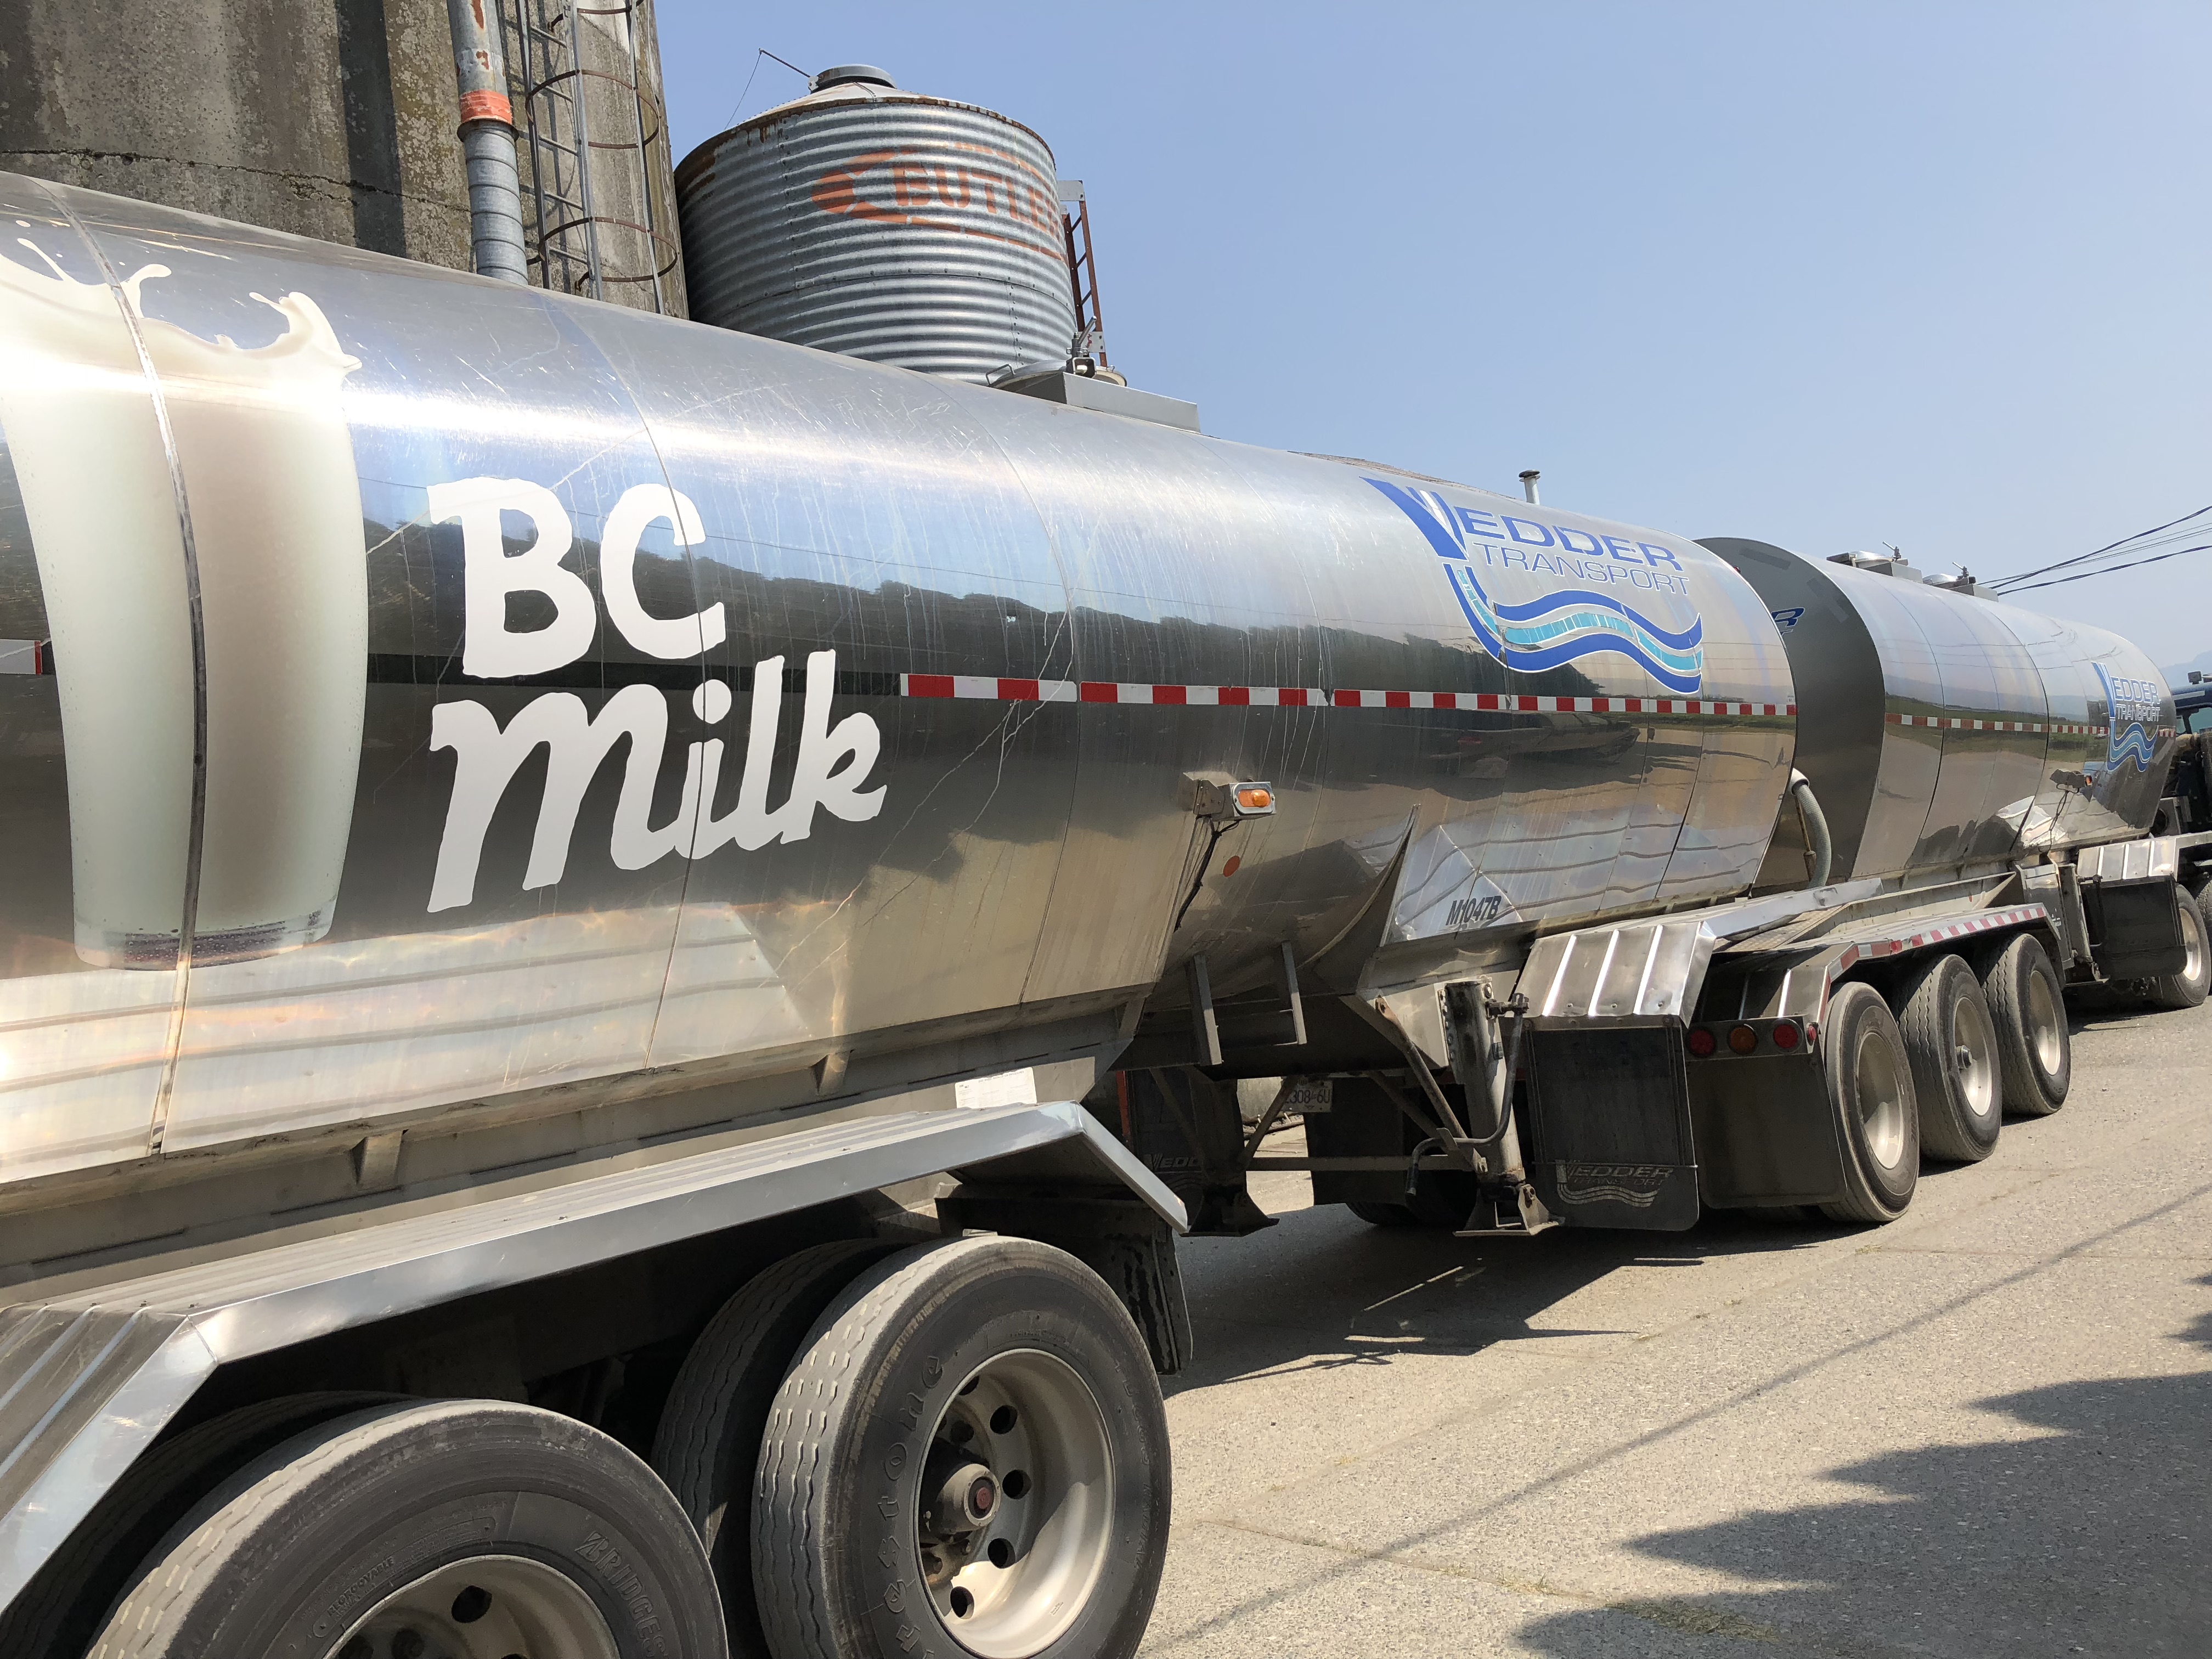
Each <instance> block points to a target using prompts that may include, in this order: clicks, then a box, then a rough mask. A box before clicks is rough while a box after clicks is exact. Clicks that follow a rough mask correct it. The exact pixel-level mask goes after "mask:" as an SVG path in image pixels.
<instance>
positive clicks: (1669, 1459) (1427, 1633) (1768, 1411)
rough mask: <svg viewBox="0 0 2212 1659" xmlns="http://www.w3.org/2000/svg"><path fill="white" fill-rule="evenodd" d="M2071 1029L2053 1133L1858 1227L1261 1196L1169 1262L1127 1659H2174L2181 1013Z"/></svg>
mask: <svg viewBox="0 0 2212 1659" xmlns="http://www.w3.org/2000/svg"><path fill="white" fill-rule="evenodd" d="M2074 1079H2075V1081H2074V1088H2073V1093H2072V1096H2071V1097H2070V1098H2069V1101H2068V1103H2067V1104H2066V1107H2065V1109H2064V1110H2063V1111H2061V1112H2060V1113H2058V1114H2057V1115H2055V1116H2053V1117H2050V1118H2045V1119H2042V1120H2039V1121H2014V1122H2011V1123H2008V1125H2007V1126H2006V1127H2005V1130H2004V1133H2003V1137H2002V1139H2001V1141H2000V1142H1999V1144H1998V1147H1997V1150H1996V1154H1995V1155H1994V1156H1993V1157H1991V1158H1989V1159H1988V1160H1987V1161H1986V1162H1984V1163H1982V1164H1974V1165H1971V1166H1968V1167H1966V1168H1960V1169H1952V1168H1942V1167H1935V1166H1931V1167H1929V1169H1927V1170H1924V1171H1923V1175H1922V1178H1921V1183H1920V1189H1919V1193H1918V1195H1917V1198H1916V1200H1915V1201H1914V1203H1913V1206H1912V1207H1911V1210H1910V1211H1909V1212H1907V1213H1906V1214H1905V1217H1904V1218H1902V1219H1901V1220H1899V1221H1897V1222H1895V1223H1893V1224H1892V1225H1889V1226H1887V1227H1881V1228H1870V1229H1847V1228H1839V1227H1832V1226H1825V1225H1774V1224H1771V1223H1767V1222H1764V1221H1757V1222H1754V1221H1751V1220H1747V1219H1742V1218H1732V1217H1729V1216H1724V1215H1716V1216H1712V1217H1709V1218H1707V1219H1706V1220H1705V1221H1704V1222H1703V1223H1701V1224H1700V1225H1699V1226H1698V1227H1697V1228H1696V1229H1694V1230H1693V1231H1690V1232H1687V1233H1673V1234H1669V1233H1644V1234H1636V1233H1593V1232H1577V1231H1566V1230H1560V1231H1553V1232H1551V1233H1547V1234H1546V1235H1544V1236H1542V1237H1538V1238H1534V1239H1528V1240H1497V1239H1482V1240H1472V1239H1470V1240H1460V1239H1455V1238H1452V1237H1449V1236H1439V1235H1435V1234H1425V1233H1407V1232H1398V1231H1385V1230H1379V1229H1376V1228H1371V1227H1369V1226H1367V1225H1364V1223H1361V1222H1359V1221H1358V1220H1356V1219H1355V1218H1353V1217H1352V1215H1351V1213H1350V1212H1348V1211H1346V1210H1344V1209H1343V1208H1341V1207H1340V1206H1327V1207H1323V1208H1318V1209H1317V1208H1315V1207H1313V1206H1312V1205H1311V1204H1310V1200H1309V1197H1308V1195H1307V1193H1306V1190H1305V1186H1306V1183H1305V1181H1304V1177H1303V1176H1267V1177H1262V1180H1264V1181H1265V1182H1266V1183H1267V1184H1266V1186H1265V1187H1264V1188H1261V1187H1260V1186H1258V1185H1255V1195H1256V1196H1258V1197H1259V1198H1260V1200H1261V1204H1262V1206H1263V1207H1265V1208H1267V1209H1268V1210H1269V1212H1271V1213H1273V1214H1275V1215H1276V1216H1278V1217H1279V1225H1276V1226H1275V1227H1273V1228H1272V1229H1270V1230H1268V1231H1266V1232H1264V1233H1262V1234H1260V1235H1257V1236H1255V1237H1251V1238H1249V1239H1243V1240H1231V1239H1196V1240H1191V1241H1188V1243H1186V1244H1185V1245H1184V1246H1183V1261H1184V1270H1185V1273H1186V1277H1187V1280H1188V1289H1189V1293H1190V1298H1191V1311H1192V1315H1193V1318H1194V1324H1195V1327H1196V1334H1197V1341H1198V1360H1197V1364H1196V1365H1195V1366H1194V1368H1193V1369H1192V1370H1188V1371H1187V1372H1186V1373H1185V1374H1184V1375H1183V1376H1180V1377H1178V1378H1176V1379H1174V1380H1173V1382H1172V1383H1171V1385H1170V1399H1169V1401H1168V1419H1169V1423H1170V1427H1171V1429H1172V1431H1173V1434H1174V1437H1175V1449H1176V1526H1175V1532H1174V1538H1173V1544H1172V1547H1171V1550H1170V1556H1169V1560H1168V1567H1167V1576H1166V1579H1165V1582H1164V1584H1163V1586H1162V1589H1161V1593H1160V1600H1159V1605H1158V1612H1157V1613H1156V1614H1155V1616H1154V1618H1153V1620H1152V1631H1151V1634H1150V1636H1149V1637H1148V1638H1147V1640H1146V1645H1145V1648H1144V1652H1145V1653H1146V1655H1148V1656H1156V1659H1170V1656H1176V1659H1181V1656H1198V1655H1203V1656H1206V1659H1241V1656H1246V1655H1249V1656H1255V1659H1259V1656H1267V1659H1276V1656H1286V1655H1304V1654H1325V1655H1330V1656H1364V1655H1376V1656H1384V1655H1389V1656H1405V1659H1412V1656H1425V1655H1437V1656H1444V1655H1449V1656H1452V1659H1482V1656H1488V1655H1516V1656H1521V1655H1533V1656H1547V1659H1612V1656H1638V1659H1644V1656H1651V1659H1676V1656H1680V1659H1733V1656H1738V1655H1741V1656H1746V1659H1748V1656H1754V1655H1756V1656H1765V1659H1772V1656H1775V1655H1778V1654H1793V1653H1807V1654H1822V1655H1837V1656H1847V1659H1875V1656H1892V1655H1899V1656H1901V1655H1915V1656H1919V1655H1942V1656H1961V1659H1967V1656H1971V1659H1982V1656H1998V1655H2002V1656H2015V1655H2019V1656H2039V1655H2045V1654H2050V1655H2073V1654H2111V1655H2129V1656H2139V1655H2186V1656H2191V1659H2199V1656H2207V1655H2212V1004H2208V1005H2207V1006H2204V1007H2202V1008H2198V1009H2195V1010H2192V1011H2190V1012H2183V1013H2165V1012H2159V1013H2153V1012H2097V1013H2093V1014H2090V1015H2087V1016H2086V1017H2085V1016H2082V1015H2080V1014H2077V1015H2076V1018H2075V1036H2074ZM1269 1150H1270V1151H1273V1150H1276V1148H1275V1147H1274V1146H1271V1147H1270V1149H1269ZM1284 1150H1288V1148H1285V1149H1284Z"/></svg>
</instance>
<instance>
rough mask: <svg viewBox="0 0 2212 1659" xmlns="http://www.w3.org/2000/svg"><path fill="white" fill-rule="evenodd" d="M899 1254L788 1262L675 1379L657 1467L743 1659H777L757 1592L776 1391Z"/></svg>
mask: <svg viewBox="0 0 2212 1659" xmlns="http://www.w3.org/2000/svg"><path fill="white" fill-rule="evenodd" d="M897 1248H898V1247H897V1246H896V1245H895V1244H886V1243H882V1242H881V1241H880V1240H876V1239H839V1240H836V1241H835V1242H833V1243H828V1244H817V1245H814V1246H812V1247H811V1248H810V1249H804V1250H800V1251H799V1252H798V1253H797V1254H795V1255H788V1256H786V1257H785V1258H784V1259H783V1260H782V1261H779V1262H776V1263H775V1265H774V1266H773V1267H769V1268H767V1269H766V1270H764V1271H763V1272H762V1273H760V1274H758V1275H757V1277H755V1278H754V1279H752V1280H751V1281H750V1283H748V1284H747V1285H745V1287H744V1289H743V1290H741V1291H738V1293H737V1294H736V1295H735V1296H732V1297H731V1298H730V1299H729V1300H728V1301H727V1302H726V1303H724V1304H722V1308H721V1311H720V1312H719V1313H717V1314H716V1315H715V1316H714V1318H713V1319H711V1320H709V1321H708V1324H707V1328H706V1329H705V1330H703V1331H702V1332H701V1333H700V1334H699V1339H698V1340H697V1341H696V1342H694V1343H693V1344H692V1345H691V1351H690V1352H689V1353H687V1354H686V1355H685V1356H684V1366H683V1369H682V1370H679V1371H678V1372H677V1374H676V1385H675V1387H674V1388H673V1389H671V1391H670V1393H669V1395H668V1404H667V1406H666V1407H665V1409H664V1410H663V1411H662V1413H661V1416H660V1428H659V1432H658V1433H657V1434H655V1435H654V1437H653V1468H654V1469H655V1470H656V1471H657V1472H658V1473H659V1475H660V1478H661V1479H662V1480H665V1481H666V1482H667V1483H668V1489H669V1490H670V1491H671V1492H674V1493H675V1494H676V1501H677V1502H678V1504H681V1505H683V1508H684V1513H685V1514H686V1515H688V1516H690V1518H691V1524H692V1525H693V1526H694V1527H695V1528H697V1529H698V1533H699V1538H700V1541H701V1542H702V1543H703V1544H704V1545H705V1546H706V1547H707V1559H708V1563H709V1564H710V1565H712V1566H713V1567H714V1582H715V1584H716V1586H717V1587H718V1588H719V1589H720V1591H721V1593H722V1618H723V1621H724V1623H725V1624H726V1625H727V1626H728V1627H729V1637H730V1652H731V1653H732V1655H733V1656H736V1659H770V1656H769V1646H768V1638H766V1637H765V1636H763V1634H762V1632H761V1618H760V1603H759V1598H758V1596H757V1595H756V1593H755V1591H754V1589H753V1554H752V1521H753V1472H754V1469H755V1467H756V1466H757V1464H758V1463H759V1462H760V1449H761V1435H762V1432H763V1431H764V1430H765V1429H766V1428H767V1427H768V1418H769V1408H770V1407H772V1406H773V1405H774V1404H775V1395H776V1390H777V1389H781V1387H782V1386H783V1378H784V1373H786V1372H787V1371H788V1370H790V1369H791V1362H792V1358H793V1356H794V1355H796V1354H797V1353H798V1352H799V1344H800V1343H801V1342H802V1341H804V1340H805V1337H806V1334H807V1332H809V1331H810V1330H811V1329H812V1328H814V1322H815V1321H816V1320H817V1319H819V1318H820V1317H821V1316H822V1310H823V1309H825V1308H827V1307H828V1306H829V1304H830V1303H831V1302H832V1301H833V1300H834V1299H835V1298H836V1296H837V1294H838V1292H839V1291H842V1290H843V1289H844V1288H845V1287H846V1286H847V1285H850V1284H851V1283H852V1282H853V1280H854V1279H855V1278H856V1277H858V1276H859V1274H860V1273H861V1271H862V1270H863V1269H865V1268H866V1267H869V1266H870V1265H872V1263H874V1262H877V1261H881V1260H882V1259H883V1258H884V1257H885V1256H887V1255H890V1254H891V1252H892V1251H894V1250H895V1249H897Z"/></svg>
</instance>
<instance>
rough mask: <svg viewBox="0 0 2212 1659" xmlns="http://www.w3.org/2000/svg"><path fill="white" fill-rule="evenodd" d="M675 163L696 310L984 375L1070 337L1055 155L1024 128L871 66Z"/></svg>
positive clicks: (829, 79) (840, 76)
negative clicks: (896, 82)
mask: <svg viewBox="0 0 2212 1659" xmlns="http://www.w3.org/2000/svg"><path fill="white" fill-rule="evenodd" d="M812 84H813V88H814V89H813V90H812V91H811V92H810V93H809V94H808V95H807V96H805V97H804V98H801V99H799V100H797V101H796V102H794V103H789V104H786V105H784V106H781V108H778V109H773V110H770V111H769V112H767V113H766V114H764V115H758V116H756V117H754V118H752V119H751V120H750V121H746V122H744V123H741V124H740V125H738V126H735V127H732V129H731V130H730V131H727V132H725V133H722V134H721V135H720V136H719V137H714V138H710V139H708V141H707V142H706V143H703V144H702V145H701V146H700V147H699V148H698V149H695V150H693V151H692V152H691V154H690V155H687V156H685V157H684V162H683V165H682V166H681V167H678V169H677V173H676V192H677V203H678V214H679V216H680V218H681V220H682V222H683V228H684V271H685V275H686V277H687V279H688V283H689V286H690V300H691V315H692V316H693V317H694V318H696V319H698V320H699V321H701V322H707V323H714V324H717V325H720V326H722V327H725V328H735V329H742V330H744V331H745V332H747V333H749V334H764V335H768V336H769V337H773V338H775V339H779V340H790V341H793V342H796V343H799V344H801V345H811V346H817V347H820V348H822V349H824V350H829V351H841V352H844V353H847V354H848V355H849V356H856V357H866V358H870V359H872V360H873V361H875V362H884V363H896V364H897V365H899V366H900V367H901V368H916V369H924V370H927V371H929V372H930V373H932V374H948V375H952V376H955V377H957V378H958V379H961V380H984V379H986V378H987V376H989V375H990V374H992V372H993V371H994V370H996V369H1000V368H1005V367H1006V366H1007V365H1009V364H1017V365H1019V364H1032V363H1042V362H1048V363H1052V364H1054V365H1055V366H1057V365H1059V364H1060V363H1061V362H1065V361H1066V358H1067V356H1068V353H1069V351H1070V349H1071V348H1072V345H1073V339H1074V335H1075V300H1074V294H1073V289H1072V287H1071V285H1070V283H1069V281H1068V268H1067V244H1066V227H1065V225H1064V223H1063V222H1062V220H1061V217H1060V197H1059V191H1058V188H1057V180H1056V179H1055V175H1054V163H1053V156H1052V151H1051V150H1050V149H1048V148H1047V146H1046V144H1045V142H1044V140H1042V138H1040V137H1037V136H1036V134H1035V133H1034V132H1031V131H1030V130H1029V129H1028V128H1027V127H1025V126H1023V125H1020V124H1019V123H1018V122H1016V121H1011V120H1008V119H1007V118H1006V117H1005V116H1003V115H999V114H995V113H994V112H992V111H990V110H987V109H980V108H977V107H976V106H974V105H972V104H958V103H953V102H951V101H948V100H945V99H942V98H929V97H925V96H923V95H921V94H919V93H913V92H903V91H901V90H899V89H898V88H896V87H895V86H893V85H892V83H891V82H890V77H889V76H886V75H884V73H883V71H882V70H876V69H872V68H869V67H867V66H866V65H862V64H849V65H847V66H845V67H843V68H842V69H835V70H823V72H822V73H821V74H820V75H817V76H815V77H814V81H813V83H812Z"/></svg>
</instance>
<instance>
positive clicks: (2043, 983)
mask: <svg viewBox="0 0 2212 1659" xmlns="http://www.w3.org/2000/svg"><path fill="white" fill-rule="evenodd" d="M2063 1036H2064V1028H2063V1027H2062V1026H2061V1025H2060V1024H2059V1023H2058V999H2057V998H2056V997H2054V996H2052V995H2051V981H2049V980H2047V979H2045V977H2044V976H2043V975H2041V974H2030V975H2028V978H2027V1040H2028V1042H2030V1043H2031V1044H2032V1045H2033V1047H2034V1049H2035V1063H2036V1064H2037V1065H2038V1066H2040V1067H2041V1068H2042V1071H2043V1074H2044V1076H2045V1077H2056V1076H2057V1075H2058V1062H2059V1060H2060V1059H2061V1058H2062V1054H2061V1050H2060V1048H2059V1044H2060V1043H2061V1042H2062V1041H2063Z"/></svg>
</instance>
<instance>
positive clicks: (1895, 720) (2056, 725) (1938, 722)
mask: <svg viewBox="0 0 2212 1659" xmlns="http://www.w3.org/2000/svg"><path fill="white" fill-rule="evenodd" d="M1883 718H1884V719H1886V720H1888V722H1889V723H1890V724H1891V725H1892V726H1932V727H1933V728H1935V729H1936V730H1937V731H1939V732H2033V733H2036V734H2038V735H2041V736H2051V737H2062V738H2104V737H2110V736H2111V735H2112V733H2111V732H2110V731H2109V730H2108V729H2107V728H2106V727H2105V726H2074V725H2069V724H2067V723H2066V722H2063V721H2055V722H2053V721H2042V720H1966V719H1964V718H1962V717H1960V716H1956V715H1951V714H1888V715H1885V716H1884V717H1883Z"/></svg>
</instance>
